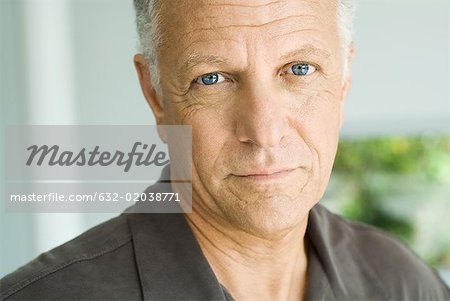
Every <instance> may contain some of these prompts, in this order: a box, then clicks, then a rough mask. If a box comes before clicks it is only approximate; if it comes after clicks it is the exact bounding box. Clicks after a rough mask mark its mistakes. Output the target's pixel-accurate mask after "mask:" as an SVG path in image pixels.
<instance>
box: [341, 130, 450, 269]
mask: <svg viewBox="0 0 450 301" xmlns="http://www.w3.org/2000/svg"><path fill="white" fill-rule="evenodd" d="M333 175H336V176H337V178H339V181H340V183H345V186H346V187H351V189H350V191H351V193H347V195H346V196H345V197H346V198H347V200H346V201H345V203H344V205H343V206H342V208H341V212H340V213H341V214H342V215H344V216H345V217H347V218H349V219H352V220H358V221H362V222H364V223H368V224H372V225H374V226H376V227H378V228H382V229H384V230H387V231H389V232H391V233H393V234H394V235H396V236H398V237H399V238H400V239H402V240H403V241H404V242H406V243H407V244H409V245H410V246H411V245H413V244H414V235H415V231H416V225H415V224H414V222H413V219H412V218H408V217H405V216H404V215H401V214H398V213H396V212H393V211H392V210H389V209H387V208H386V206H383V199H385V198H386V197H389V196H392V195H394V194H395V193H398V191H395V188H396V187H397V186H399V185H401V183H389V181H391V182H392V179H397V180H396V181H397V182H401V179H403V178H405V177H407V176H411V175H413V176H414V175H415V176H416V177H417V178H418V179H420V185H436V184H438V185H450V137H448V136H434V137H388V138H372V139H365V140H342V141H341V143H340V145H339V148H338V153H337V157H336V161H335V165H334V170H333ZM376 176H377V177H376ZM374 178H375V179H378V180H376V181H375V180H374ZM383 179H384V181H383ZM424 183H425V184H424ZM341 186H344V185H341ZM447 187H448V186H447ZM448 200H450V196H448ZM426 201H428V200H423V202H426ZM446 208H450V207H449V206H447V207H446ZM448 216H449V219H448V220H445V221H438V222H441V223H449V225H450V212H448ZM443 235H448V237H450V233H446V234H443ZM426 259H427V260H428V262H430V263H431V264H438V265H441V264H445V265H448V264H449V263H450V245H448V244H447V246H446V247H444V248H441V249H440V250H439V252H437V253H435V254H434V255H433V256H431V257H428V258H426Z"/></svg>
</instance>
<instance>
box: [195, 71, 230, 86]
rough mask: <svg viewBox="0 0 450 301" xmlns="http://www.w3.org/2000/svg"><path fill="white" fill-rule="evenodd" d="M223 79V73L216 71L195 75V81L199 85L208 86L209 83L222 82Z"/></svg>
mask: <svg viewBox="0 0 450 301" xmlns="http://www.w3.org/2000/svg"><path fill="white" fill-rule="evenodd" d="M224 80H225V78H224V77H223V75H221V74H220V73H217V72H212V73H207V74H203V75H201V76H199V77H197V79H196V80H195V82H196V83H197V84H200V85H206V86H210V85H214V84H218V83H220V82H223V81H224Z"/></svg>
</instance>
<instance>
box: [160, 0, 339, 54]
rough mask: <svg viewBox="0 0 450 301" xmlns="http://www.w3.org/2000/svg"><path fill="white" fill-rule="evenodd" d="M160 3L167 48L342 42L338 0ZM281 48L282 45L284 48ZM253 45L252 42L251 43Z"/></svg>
mask: <svg viewBox="0 0 450 301" xmlns="http://www.w3.org/2000/svg"><path fill="white" fill-rule="evenodd" d="M176 3H177V4H176V5H174V1H163V3H162V4H161V7H160V12H161V18H162V19H161V21H162V22H161V25H162V26H161V28H160V29H161V31H160V34H161V35H162V41H163V45H162V47H163V49H164V50H165V51H168V52H171V50H176V51H177V52H178V53H189V52H196V51H197V50H198V48H203V49H207V48H208V47H216V48H224V47H225V48H233V47H234V48H242V47H245V48H246V49H247V50H248V47H249V45H252V47H261V46H263V47H264V46H268V45H271V46H272V47H273V46H274V45H275V44H276V45H277V47H275V48H276V49H282V48H283V46H286V45H287V46H289V44H293V43H304V44H308V45H311V44H314V45H317V46H318V48H324V49H325V50H331V52H332V51H333V50H334V48H336V47H337V45H338V44H339V42H338V37H337V36H338V32H337V26H336V14H337V12H336V4H335V1H334V0H320V1H317V0H280V1H270V0H250V1H240V0H208V1H198V0H197V1H195V0H194V1H192V0H182V1H177V2H176ZM278 46H279V47H278ZM250 47H251V46H250Z"/></svg>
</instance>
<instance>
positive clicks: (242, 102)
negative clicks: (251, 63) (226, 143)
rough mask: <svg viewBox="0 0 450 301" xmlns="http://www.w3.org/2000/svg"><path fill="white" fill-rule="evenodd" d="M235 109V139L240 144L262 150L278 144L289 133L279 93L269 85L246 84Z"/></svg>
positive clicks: (285, 113) (284, 109) (285, 111)
mask: <svg viewBox="0 0 450 301" xmlns="http://www.w3.org/2000/svg"><path fill="white" fill-rule="evenodd" d="M235 109H236V111H235V112H236V114H235V116H236V119H235V120H236V121H235V124H236V136H237V138H238V139H239V141H240V142H244V143H252V144H256V145H258V146H259V147H262V148H270V147H275V146H277V145H279V144H280V142H281V140H282V138H283V137H284V136H285V135H286V131H287V130H288V119H287V110H286V108H285V105H284V103H283V97H282V93H280V91H277V89H276V87H274V85H271V84H261V83H259V84H258V83H249V84H247V85H246V86H245V88H243V89H242V90H241V93H240V97H239V99H238V100H237V104H236V106H235Z"/></svg>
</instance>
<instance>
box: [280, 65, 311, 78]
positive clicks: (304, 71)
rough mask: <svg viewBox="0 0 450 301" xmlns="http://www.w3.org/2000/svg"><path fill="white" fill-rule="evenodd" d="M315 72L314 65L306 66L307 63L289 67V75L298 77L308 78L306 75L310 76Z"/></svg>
mask: <svg viewBox="0 0 450 301" xmlns="http://www.w3.org/2000/svg"><path fill="white" fill-rule="evenodd" d="M315 71H316V68H315V67H314V66H313V65H310V64H306V63H298V64H294V65H292V66H291V67H289V69H288V71H287V73H289V74H294V75H298V76H306V75H310V74H311V73H313V72H315Z"/></svg>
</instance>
